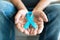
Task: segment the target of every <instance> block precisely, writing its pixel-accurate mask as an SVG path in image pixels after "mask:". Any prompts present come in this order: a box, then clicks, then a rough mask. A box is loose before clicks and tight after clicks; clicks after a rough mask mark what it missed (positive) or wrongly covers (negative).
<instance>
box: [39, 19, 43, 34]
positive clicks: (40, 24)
mask: <svg viewBox="0 0 60 40" xmlns="http://www.w3.org/2000/svg"><path fill="white" fill-rule="evenodd" d="M43 28H44V22H43V20H42V19H41V18H40V22H38V34H40V33H41V32H42V31H43Z"/></svg>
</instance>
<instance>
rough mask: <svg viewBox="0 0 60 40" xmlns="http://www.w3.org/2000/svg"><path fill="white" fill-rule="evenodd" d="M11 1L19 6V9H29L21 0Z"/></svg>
mask: <svg viewBox="0 0 60 40" xmlns="http://www.w3.org/2000/svg"><path fill="white" fill-rule="evenodd" d="M10 1H11V2H12V3H13V4H14V5H15V6H16V7H17V9H18V10H20V9H24V10H27V9H26V7H25V5H24V4H23V2H22V1H21V0H10Z"/></svg>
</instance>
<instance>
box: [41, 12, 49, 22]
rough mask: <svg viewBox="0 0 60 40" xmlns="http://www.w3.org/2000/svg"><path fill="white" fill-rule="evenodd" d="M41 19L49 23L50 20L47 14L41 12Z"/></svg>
mask: <svg viewBox="0 0 60 40" xmlns="http://www.w3.org/2000/svg"><path fill="white" fill-rule="evenodd" d="M40 17H42V18H43V20H44V21H45V22H48V18H47V16H46V14H45V13H44V12H43V11H41V13H40Z"/></svg>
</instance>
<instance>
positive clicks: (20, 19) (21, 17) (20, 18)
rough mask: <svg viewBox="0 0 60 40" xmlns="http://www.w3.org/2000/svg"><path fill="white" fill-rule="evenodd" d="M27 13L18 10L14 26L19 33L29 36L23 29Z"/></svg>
mask: <svg viewBox="0 0 60 40" xmlns="http://www.w3.org/2000/svg"><path fill="white" fill-rule="evenodd" d="M27 12H28V11H26V10H19V11H18V12H17V14H16V16H15V24H16V27H17V29H18V30H19V31H21V32H23V33H25V34H27V35H29V31H28V30H25V29H24V27H23V26H24V24H25V23H26V19H25V15H26V13H27Z"/></svg>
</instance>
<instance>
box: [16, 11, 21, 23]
mask: <svg viewBox="0 0 60 40" xmlns="http://www.w3.org/2000/svg"><path fill="white" fill-rule="evenodd" d="M20 17H21V14H19V12H18V13H17V14H16V16H15V24H17V23H18V22H19V18H20Z"/></svg>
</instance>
